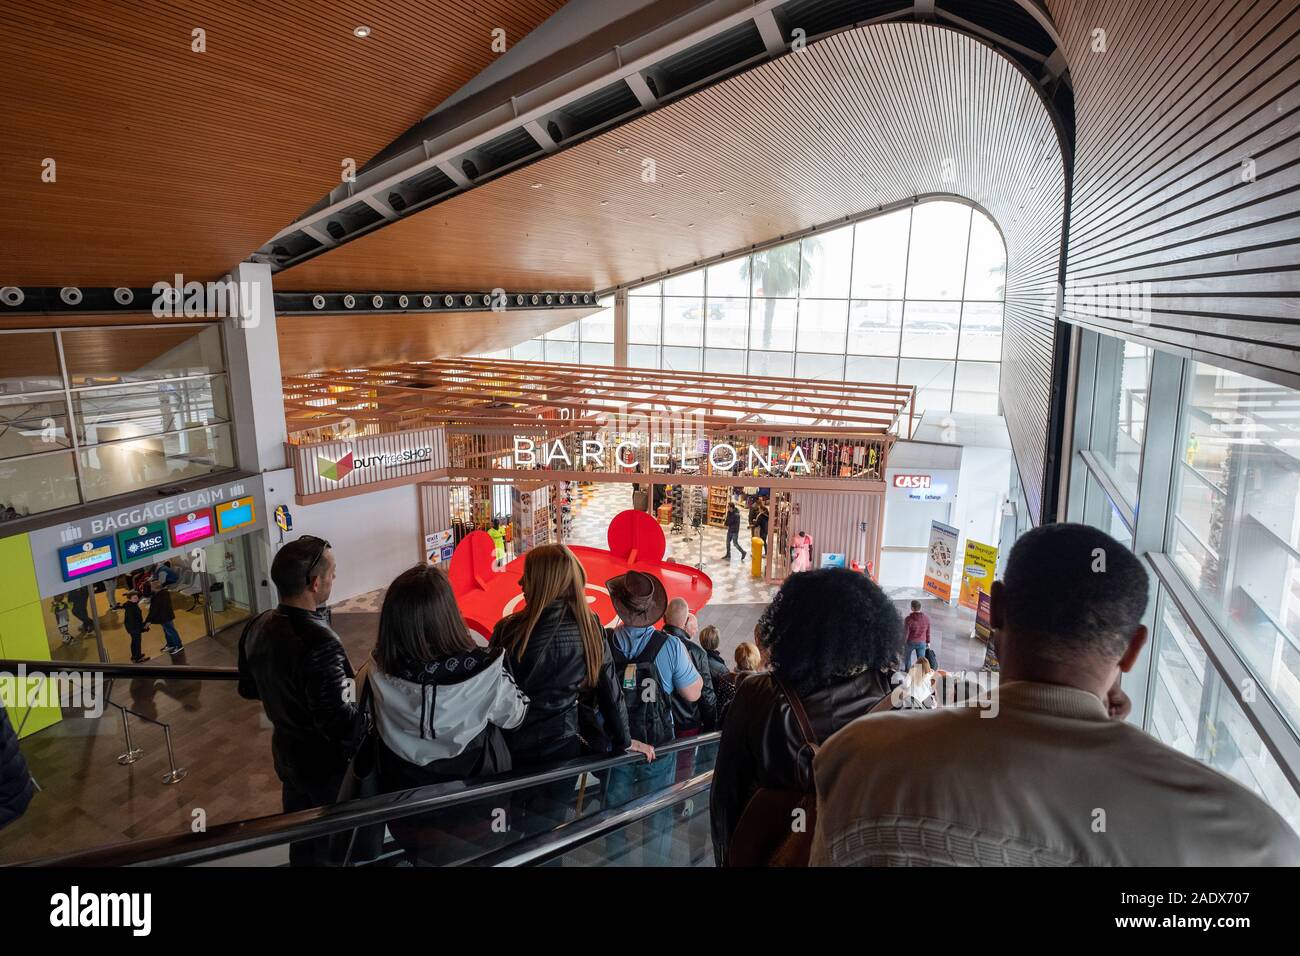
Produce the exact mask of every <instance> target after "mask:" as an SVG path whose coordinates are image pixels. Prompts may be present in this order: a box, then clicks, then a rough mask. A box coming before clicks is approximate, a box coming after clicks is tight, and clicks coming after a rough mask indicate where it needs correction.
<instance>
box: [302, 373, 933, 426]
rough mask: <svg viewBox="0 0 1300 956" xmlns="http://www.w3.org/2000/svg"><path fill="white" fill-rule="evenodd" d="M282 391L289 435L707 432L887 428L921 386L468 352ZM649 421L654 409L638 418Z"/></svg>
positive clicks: (313, 378)
mask: <svg viewBox="0 0 1300 956" xmlns="http://www.w3.org/2000/svg"><path fill="white" fill-rule="evenodd" d="M284 391H285V408H286V419H287V421H288V423H289V431H290V433H291V434H292V433H295V432H298V431H301V430H304V429H307V428H319V427H322V426H326V425H331V424H335V423H337V422H339V421H341V420H342V418H343V417H344V416H345V415H346V417H348V418H351V419H352V420H354V421H357V422H360V423H363V424H364V423H369V422H372V421H373V422H376V423H380V424H383V425H385V426H386V428H385V430H394V429H407V428H418V427H425V426H428V425H446V424H449V423H458V424H466V423H471V424H474V425H477V426H480V427H489V428H534V427H542V426H543V425H544V421H549V422H551V423H553V424H555V425H556V426H557V427H560V428H562V429H564V430H566V431H572V430H574V429H575V428H578V427H582V426H583V425H588V426H591V427H594V426H595V423H596V421H597V419H598V418H599V417H614V416H619V420H627V419H624V418H623V416H637V415H640V416H652V415H661V416H666V417H667V418H670V419H673V420H675V421H682V420H685V419H687V418H690V417H694V419H695V421H696V423H697V424H698V425H699V426H700V427H702V428H705V429H707V430H710V431H712V430H717V429H728V430H736V431H755V432H761V433H771V434H777V433H789V432H794V433H799V434H812V433H821V432H836V433H843V432H851V433H855V434H864V435H883V434H885V433H886V432H887V431H888V429H889V428H890V427H891V426H892V425H893V424H894V423H895V421H896V420H897V419H898V417H899V416H900V414H904V412H903V410H904V408H905V406H907V405H908V403H909V402H910V401H911V400H912V395H913V389H912V388H911V387H910V386H903V385H869V384H863V383H850V382H829V381H803V380H796V379H786V378H771V377H767V376H754V375H725V374H712V373H709V374H703V373H697V372H673V371H661V370H651V369H630V368H616V367H612V366H599V365H558V366H557V365H553V364H551V365H548V364H545V363H540V362H519V361H504V360H497V359H472V358H457V359H452V360H432V361H421V362H406V363H399V364H394V365H387V366H383V367H371V368H364V369H361V368H350V369H335V370H331V371H328V372H321V373H315V374H312V375H310V376H286V378H285V380H284ZM755 416H761V420H760V419H756V417H755ZM648 424H649V419H648V417H647V418H646V419H643V420H642V426H641V427H645V426H647V425H648ZM628 428H629V430H633V429H634V428H635V426H633V425H630V424H629V425H628Z"/></svg>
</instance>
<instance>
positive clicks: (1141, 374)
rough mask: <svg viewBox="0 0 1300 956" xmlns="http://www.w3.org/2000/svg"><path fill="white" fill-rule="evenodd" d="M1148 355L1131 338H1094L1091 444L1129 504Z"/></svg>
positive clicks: (1139, 439)
mask: <svg viewBox="0 0 1300 956" xmlns="http://www.w3.org/2000/svg"><path fill="white" fill-rule="evenodd" d="M1153 355H1154V353H1153V352H1152V351H1151V349H1149V348H1147V347H1146V346H1143V345H1139V344H1137V343H1136V342H1126V341H1124V340H1123V339H1117V338H1113V337H1110V336H1102V337H1101V338H1100V339H1099V345H1098V352H1097V380H1096V387H1095V392H1094V404H1093V408H1094V413H1093V417H1092V439H1091V442H1090V446H1091V448H1092V451H1093V453H1094V454H1095V455H1096V456H1097V457H1098V458H1100V459H1101V460H1102V461H1103V462H1105V464H1106V465H1107V466H1108V468H1109V470H1110V472H1111V476H1112V477H1113V478H1114V481H1115V484H1116V486H1117V487H1118V488H1119V492H1120V494H1121V495H1123V496H1124V499H1125V500H1126V501H1127V502H1128V503H1129V505H1133V504H1135V503H1136V502H1137V488H1138V475H1139V472H1140V470H1141V464H1142V436H1143V434H1144V430H1145V428H1146V420H1147V387H1148V385H1149V384H1150V382H1151V361H1152V356H1153Z"/></svg>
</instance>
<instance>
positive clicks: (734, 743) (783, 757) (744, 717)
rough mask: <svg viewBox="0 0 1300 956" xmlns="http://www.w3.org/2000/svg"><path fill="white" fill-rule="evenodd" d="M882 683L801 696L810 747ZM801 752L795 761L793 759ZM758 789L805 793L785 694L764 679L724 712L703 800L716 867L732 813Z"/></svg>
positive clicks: (864, 680)
mask: <svg viewBox="0 0 1300 956" xmlns="http://www.w3.org/2000/svg"><path fill="white" fill-rule="evenodd" d="M889 690H890V687H889V680H888V677H887V676H885V675H883V674H881V673H879V672H878V671H867V672H865V673H863V674H859V675H857V676H856V677H848V678H844V679H843V680H841V681H838V682H837V683H834V684H831V685H830V686H828V687H824V688H822V689H820V690H816V691H813V692H811V693H807V694H804V695H802V696H801V698H800V699H801V700H802V701H803V705H804V710H806V711H807V712H808V720H809V721H810V722H811V723H812V726H813V731H814V732H815V733H816V734H817V740H818V743H825V742H826V740H827V738H829V737H830V736H831V734H833V733H835V731H837V730H839V729H840V728H841V727H843V726H845V725H846V724H848V723H849V722H851V721H853V720H855V719H857V718H858V717H861V716H862V715H864V714H866V713H867V712H868V711H869V710H871V708H872V707H873V706H875V705H876V704H877V703H878V702H879V701H880V699H881V698H882V697H884V696H885V695H886V694H888V693H889ZM801 751H802V752H803V759H800V754H801ZM759 787H772V788H775V789H781V790H800V791H803V792H804V793H812V792H813V779H812V760H811V755H810V754H808V753H807V752H806V751H804V750H803V738H802V736H801V735H800V733H799V728H798V725H797V723H796V722H795V717H794V714H793V713H791V711H790V704H789V702H788V701H787V700H786V698H785V695H784V694H782V693H781V691H780V690H778V689H777V685H776V682H775V681H774V680H773V679H772V675H771V674H768V673H762V674H752V675H750V676H749V677H747V678H745V679H744V680H742V681H740V685H739V686H738V687H737V688H736V699H735V700H734V701H732V704H731V707H730V708H729V709H728V711H727V718H726V723H725V724H724V726H723V728H722V740H721V742H720V743H719V744H718V759H717V762H716V763H715V764H714V767H713V787H712V790H711V793H710V797H709V808H710V816H711V820H710V822H711V825H712V827H713V858H714V861H715V862H716V863H717V864H718V865H719V866H722V865H724V864H725V862H726V854H727V845H728V843H730V841H731V835H732V833H733V832H734V831H735V829H736V824H737V823H738V822H739V820H740V815H741V813H742V812H743V811H744V809H745V805H746V804H747V803H749V800H750V798H751V797H753V795H754V792H755V791H756V790H757V789H758V788H759Z"/></svg>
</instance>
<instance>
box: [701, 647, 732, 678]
mask: <svg viewBox="0 0 1300 956" xmlns="http://www.w3.org/2000/svg"><path fill="white" fill-rule="evenodd" d="M704 653H705V656H706V657H707V658H708V662H709V676H710V677H712V678H713V679H714V680H717V679H718V678H719V677H724V676H726V675H727V674H730V673H731V668H730V667H728V666H727V662H726V661H724V660H723V659H722V655H721V654H719V653H718V652H717V651H705V652H704Z"/></svg>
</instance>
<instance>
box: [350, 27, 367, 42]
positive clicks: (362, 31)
mask: <svg viewBox="0 0 1300 956" xmlns="http://www.w3.org/2000/svg"><path fill="white" fill-rule="evenodd" d="M352 35H353V36H354V37H356V38H357V39H358V40H364V39H365V38H366V37H368V36H370V27H364V26H363V27H353V28H352Z"/></svg>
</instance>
